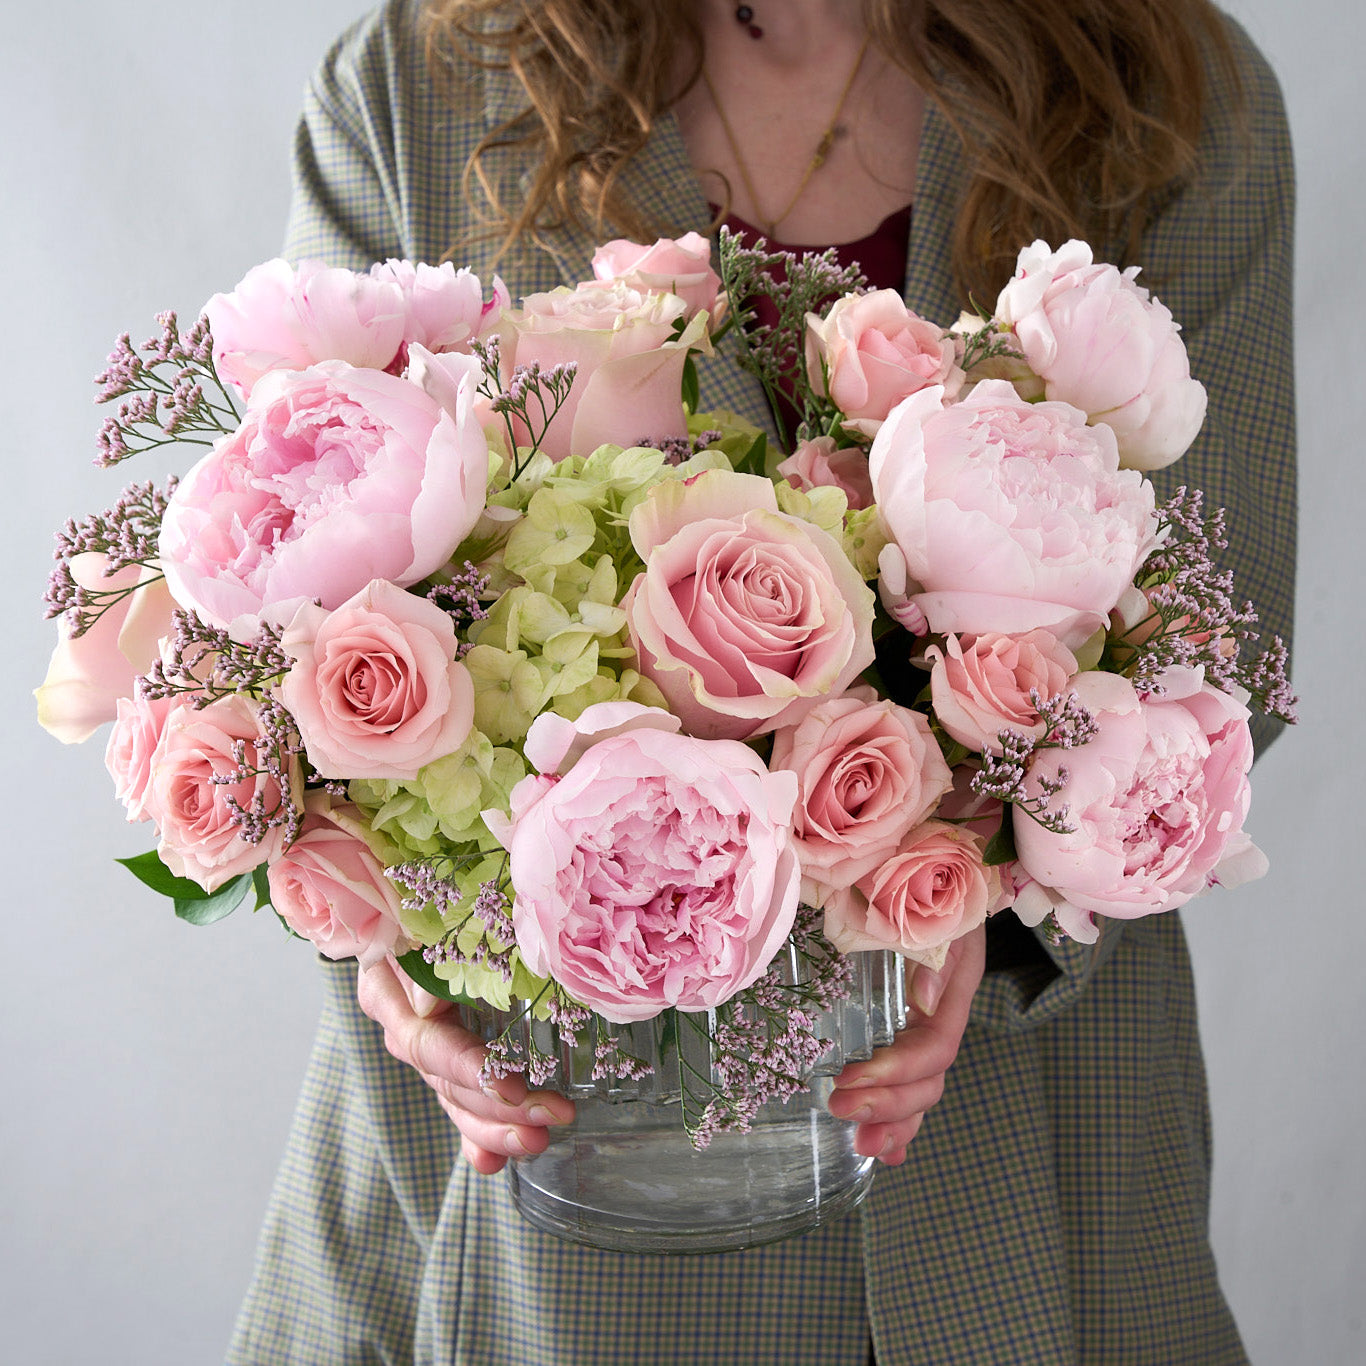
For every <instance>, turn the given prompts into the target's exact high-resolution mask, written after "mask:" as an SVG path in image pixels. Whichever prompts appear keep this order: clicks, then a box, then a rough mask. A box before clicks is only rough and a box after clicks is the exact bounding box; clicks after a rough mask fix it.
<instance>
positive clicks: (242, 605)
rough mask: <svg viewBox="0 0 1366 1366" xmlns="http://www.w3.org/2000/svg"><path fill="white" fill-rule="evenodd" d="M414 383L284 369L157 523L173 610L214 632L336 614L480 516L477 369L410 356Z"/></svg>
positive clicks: (457, 360) (484, 456)
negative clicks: (315, 612)
mask: <svg viewBox="0 0 1366 1366" xmlns="http://www.w3.org/2000/svg"><path fill="white" fill-rule="evenodd" d="M413 357H414V368H415V370H416V371H417V373H419V374H420V375H422V376H424V379H425V381H426V382H427V383H428V387H429V388H431V389H432V390H433V391H435V392H436V393H437V394H438V395H439V398H438V397H432V395H431V394H430V393H429V392H427V390H426V389H424V388H422V387H420V385H419V384H416V383H410V382H409V381H408V380H404V379H399V378H397V377H396V376H394V375H386V374H382V373H380V372H379V371H375V370H357V369H354V368H352V367H351V366H349V365H344V364H342V363H341V362H339V361H328V362H325V363H323V364H321V365H316V366H314V367H312V368H311V369H308V370H302V371H274V372H272V373H271V374H269V375H267V376H266V377H265V378H264V379H262V380H261V381H260V382H259V383H258V384H257V386H256V388H255V389H254V390H253V391H252V397H251V401H250V402H249V403H248V405H247V414H246V418H245V420H244V421H243V423H242V426H241V427H240V428H239V429H238V430H237V431H236V432H235V433H234V434H233V435H232V436H230V437H227V438H225V439H224V440H223V441H220V442H219V443H218V444H217V445H216V446H215V447H214V448H213V450H211V451H210V452H209V454H208V455H207V456H205V457H204V459H202V460H201V461H200V462H199V463H198V464H197V465H195V467H194V468H193V469H192V470H191V471H190V472H189V474H187V475H186V476H185V478H184V479H183V480H182V481H181V482H180V484H179V486H178V487H177V488H176V491H175V493H174V495H173V496H172V498H171V502H170V506H169V507H168V508H167V510H166V515H165V517H164V518H163V519H162V524H161V542H160V552H161V560H162V564H163V566H164V568H165V571H166V577H167V579H168V580H169V582H170V585H171V591H172V593H173V594H174V595H175V597H176V600H177V601H178V602H180V603H181V604H183V605H184V606H187V607H190V608H192V609H193V610H194V611H196V612H197V613H198V614H199V615H200V616H201V617H203V618H205V619H206V620H207V621H210V622H212V623H213V624H214V625H216V626H224V627H226V626H230V625H231V624H232V623H233V622H234V621H235V620H237V619H238V618H242V617H245V618H257V617H260V616H263V615H265V616H268V617H270V618H273V619H275V620H278V621H288V620H289V618H290V617H291V616H292V615H293V613H294V611H295V609H296V608H297V607H298V606H299V604H300V603H301V602H304V601H308V600H310V599H314V598H316V599H318V600H319V601H321V602H322V605H323V606H324V607H337V606H339V605H340V604H341V603H343V602H345V601H346V600H347V599H348V598H349V597H351V596H352V595H353V594H355V593H357V592H358V591H359V590H360V589H362V588H363V587H364V586H365V585H366V584H367V583H369V582H370V581H371V580H372V579H388V580H390V581H391V582H393V583H397V584H399V585H400V586H404V585H407V584H410V583H415V582H416V581H417V580H418V579H422V578H425V577H426V576H427V575H428V574H431V573H433V572H434V571H435V570H437V569H439V568H440V567H441V566H442V565H443V564H445V563H446V561H447V560H448V559H449V558H450V556H451V554H452V553H453V552H454V550H455V548H456V547H457V546H458V545H459V544H460V542H461V541H462V540H463V539H464V537H465V535H466V534H467V533H468V532H469V530H470V529H471V528H472V527H473V526H474V524H475V523H476V522H477V521H478V519H479V514H480V512H481V511H482V509H483V506H484V493H485V487H486V483H487V476H488V445H487V442H486V441H485V438H484V434H483V431H482V430H481V429H480V426H479V423H478V422H477V421H476V420H475V416H474V412H473V401H474V397H475V387H476V385H477V384H478V383H479V374H480V367H479V362H478V361H476V360H475V359H474V358H473V357H471V356H459V355H443V356H432V355H430V354H429V353H428V352H426V351H425V350H424V349H422V348H421V347H414V348H413Z"/></svg>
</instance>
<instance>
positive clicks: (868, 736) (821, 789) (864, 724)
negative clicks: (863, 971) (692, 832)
mask: <svg viewBox="0 0 1366 1366" xmlns="http://www.w3.org/2000/svg"><path fill="white" fill-rule="evenodd" d="M769 767H770V768H771V769H772V770H773V771H774V772H777V771H778V770H779V769H791V770H792V771H793V772H794V773H795V774H796V775H797V782H798V789H797V808H796V811H795V813H794V815H793V818H792V834H793V839H794V840H795V842H796V846H797V854H798V857H799V858H800V859H801V864H802V898H803V900H804V901H806V902H808V903H809V904H811V905H815V906H819V905H820V904H821V903H822V902H823V900H824V899H825V896H826V894H827V893H828V892H830V891H831V890H832V889H834V888H839V887H847V886H849V884H850V883H852V882H854V881H856V880H857V879H858V878H861V877H862V876H863V875H864V874H865V873H868V872H871V871H872V870H873V869H874V868H876V867H877V866H878V865H879V864H881V863H882V862H883V861H884V860H885V859H886V858H888V857H889V856H890V855H891V854H892V853H893V851H894V850H895V849H896V847H897V845H898V844H900V842H901V840H902V837H903V836H904V835H905V834H906V832H907V831H908V830H910V829H911V827H912V826H914V825H918V824H919V823H920V822H921V821H923V820H924V819H925V818H926V817H927V816H928V815H929V814H930V813H931V812H932V811H933V810H934V808H935V805H936V803H937V802H938V801H939V799H940V797H942V796H943V795H944V793H945V792H947V791H948V790H949V788H950V787H951V786H952V781H953V780H952V778H951V776H950V774H949V766H948V765H947V764H946V763H945V762H944V757H943V755H942V754H940V752H939V745H938V744H937V743H936V741H935V738H934V736H933V735H932V734H931V733H930V727H929V723H928V722H927V721H926V720H925V718H924V717H923V716H922V715H921V714H920V713H919V712H915V711H910V710H908V709H907V708H906V707H899V706H897V705H896V704H895V703H893V702H889V701H879V700H878V699H877V698H876V697H875V695H874V694H873V691H872V689H870V688H856V689H854V690H852V691H851V692H848V693H845V694H844V695H843V696H842V697H832V698H828V699H826V700H825V701H822V702H818V703H817V704H816V705H815V706H814V707H812V708H811V710H810V711H808V712H807V713H806V715H805V716H803V717H802V719H801V720H800V721H799V722H798V723H797V724H796V725H795V726H785V727H783V728H782V729H780V730H778V731H777V732H776V733H775V734H774V737H773V757H772V758H771V759H770V760H769Z"/></svg>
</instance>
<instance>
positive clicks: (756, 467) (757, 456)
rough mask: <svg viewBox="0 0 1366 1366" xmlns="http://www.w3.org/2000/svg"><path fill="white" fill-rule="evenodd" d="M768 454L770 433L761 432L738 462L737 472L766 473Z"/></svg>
mask: <svg viewBox="0 0 1366 1366" xmlns="http://www.w3.org/2000/svg"><path fill="white" fill-rule="evenodd" d="M767 455H768V435H767V434H766V433H765V432H760V433H759V435H758V436H756V437H755V438H754V442H753V444H752V445H751V446H750V448H749V450H747V451H746V452H745V453H744V455H743V456H741V458H740V460H739V461H738V462H737V463H736V466H735V470H736V473H737V474H764V472H765V471H764V461H765V457H766V456H767Z"/></svg>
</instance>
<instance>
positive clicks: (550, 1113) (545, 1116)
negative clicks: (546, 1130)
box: [526, 1105, 569, 1125]
mask: <svg viewBox="0 0 1366 1366" xmlns="http://www.w3.org/2000/svg"><path fill="white" fill-rule="evenodd" d="M526 1114H527V1121H528V1122H529V1123H531V1124H544V1125H550V1124H568V1123H569V1121H568V1120H567V1119H561V1118H560V1116H559V1115H557V1114H556V1113H555V1111H554V1110H552V1109H551V1108H550V1107H549V1106H548V1105H533V1106H532V1107H531V1109H530V1110H528V1111H527V1112H526Z"/></svg>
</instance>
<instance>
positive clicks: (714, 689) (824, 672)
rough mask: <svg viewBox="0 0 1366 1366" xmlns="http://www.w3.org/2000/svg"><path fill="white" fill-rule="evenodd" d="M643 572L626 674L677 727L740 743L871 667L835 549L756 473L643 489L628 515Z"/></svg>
mask: <svg viewBox="0 0 1366 1366" xmlns="http://www.w3.org/2000/svg"><path fill="white" fill-rule="evenodd" d="M631 540H632V543H633V544H634V545H635V548H636V550H637V551H638V552H639V554H640V557H641V558H642V559H643V560H644V561H645V572H644V573H643V574H640V575H637V577H636V580H635V582H634V583H633V584H632V585H631V588H630V591H629V592H628V593H627V595H626V598H625V599H624V601H623V602H622V607H623V609H624V610H625V612H626V616H627V621H628V624H629V626H630V631H631V640H632V643H633V645H634V646H635V649H636V652H637V654H638V655H639V657H640V669H641V672H642V673H643V674H645V675H646V676H647V677H648V678H650V679H651V681H653V682H654V684H655V685H656V686H657V687H658V688H659V690H660V692H662V693H663V694H664V696H665V698H666V699H667V700H668V703H669V707H670V709H671V710H673V711H674V712H676V713H677V714H678V715H679V716H680V717H682V719H683V725H684V728H685V729H686V730H688V731H689V732H690V733H692V734H694V735H702V736H707V737H711V738H715V737H721V736H724V737H727V738H730V739H743V738H746V737H748V736H751V735H758V734H760V733H762V732H764V731H767V730H772V729H773V728H774V727H775V726H779V725H782V724H784V722H786V721H788V720H792V719H794V716H795V713H796V712H797V711H798V710H801V709H804V708H805V706H806V705H807V704H808V703H809V702H810V701H811V700H813V699H815V698H818V697H823V696H826V695H827V694H830V693H839V692H843V691H844V689H845V688H846V687H848V686H849V684H850V683H852V682H853V681H854V679H855V678H856V677H857V676H858V675H859V674H860V673H861V672H862V671H863V670H864V669H866V668H867V667H868V665H869V664H871V663H872V661H873V634H872V626H873V595H872V593H871V591H870V590H869V588H868V586H867V584H865V583H864V582H863V580H862V579H861V578H860V577H859V575H858V573H857V571H856V570H855V569H854V567H853V565H851V564H850V563H849V559H848V557H847V556H846V555H845V553H844V550H843V549H842V547H841V546H840V544H839V542H838V541H836V540H835V539H834V537H832V536H830V535H829V534H828V533H827V532H824V531H822V530H821V529H820V528H819V527H816V526H813V525H811V524H810V523H809V522H804V521H802V520H801V519H800V518H797V517H792V516H789V515H787V514H786V513H782V512H779V511H778V502H777V496H776V494H775V493H774V491H773V485H772V484H771V483H770V482H769V481H768V480H767V479H762V478H759V477H758V476H756V475H747V474H733V473H731V472H730V471H729V470H708V471H706V472H705V473H703V474H700V475H697V476H696V477H694V478H692V479H689V480H687V481H686V482H682V481H678V480H671V481H668V482H666V483H662V484H659V485H656V487H655V488H653V489H652V490H651V491H650V495H649V497H648V498H646V499H645V500H644V501H643V502H642V503H640V504H638V505H637V506H636V508H635V510H634V511H633V512H632V513H631Z"/></svg>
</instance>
